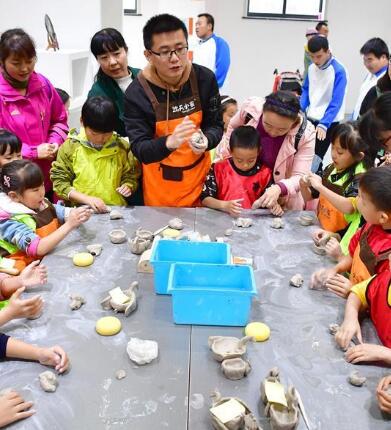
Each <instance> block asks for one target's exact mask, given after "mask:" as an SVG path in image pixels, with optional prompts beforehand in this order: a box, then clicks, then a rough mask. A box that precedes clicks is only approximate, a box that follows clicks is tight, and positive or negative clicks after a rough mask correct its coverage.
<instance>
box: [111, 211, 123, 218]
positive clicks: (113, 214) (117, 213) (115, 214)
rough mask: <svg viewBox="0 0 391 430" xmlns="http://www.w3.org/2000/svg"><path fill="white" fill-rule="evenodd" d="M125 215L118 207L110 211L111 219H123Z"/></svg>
mask: <svg viewBox="0 0 391 430" xmlns="http://www.w3.org/2000/svg"><path fill="white" fill-rule="evenodd" d="M123 217H124V216H123V215H122V213H121V212H120V211H118V210H117V209H112V210H111V211H110V219H122V218H123Z"/></svg>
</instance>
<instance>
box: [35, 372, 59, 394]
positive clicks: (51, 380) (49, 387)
mask: <svg viewBox="0 0 391 430" xmlns="http://www.w3.org/2000/svg"><path fill="white" fill-rule="evenodd" d="M39 383H40V385H41V388H42V389H43V390H44V391H46V392H47V393H54V392H55V391H56V390H57V387H58V381H57V376H56V375H55V374H54V373H53V372H52V371H51V370H46V372H42V373H41V374H40V375H39Z"/></svg>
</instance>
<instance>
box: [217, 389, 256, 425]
mask: <svg viewBox="0 0 391 430" xmlns="http://www.w3.org/2000/svg"><path fill="white" fill-rule="evenodd" d="M211 398H212V408H214V407H216V406H220V405H222V404H224V403H226V402H228V401H230V400H232V399H233V400H236V401H237V402H238V403H240V404H241V405H242V406H243V407H244V409H245V412H244V414H242V415H239V416H238V417H236V418H234V419H232V420H231V421H228V422H227V423H225V424H224V423H223V422H221V421H220V420H219V419H218V418H217V417H216V416H215V415H214V414H213V413H212V412H210V417H211V420H212V426H213V428H214V429H215V430H262V428H261V427H260V425H259V424H258V423H257V420H256V418H255V416H254V414H253V413H252V412H251V410H250V408H249V407H248V406H247V405H246V403H244V402H243V400H241V399H238V398H237V397H222V396H221V394H220V393H219V392H218V391H214V392H213V393H212V394H211Z"/></svg>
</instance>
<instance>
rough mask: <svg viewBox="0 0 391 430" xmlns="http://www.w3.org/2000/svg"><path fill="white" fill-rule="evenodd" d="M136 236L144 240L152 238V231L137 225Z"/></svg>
mask: <svg viewBox="0 0 391 430" xmlns="http://www.w3.org/2000/svg"><path fill="white" fill-rule="evenodd" d="M136 237H138V238H140V239H145V240H150V241H152V240H153V233H152V231H149V230H146V229H145V228H141V227H139V228H138V229H137V230H136Z"/></svg>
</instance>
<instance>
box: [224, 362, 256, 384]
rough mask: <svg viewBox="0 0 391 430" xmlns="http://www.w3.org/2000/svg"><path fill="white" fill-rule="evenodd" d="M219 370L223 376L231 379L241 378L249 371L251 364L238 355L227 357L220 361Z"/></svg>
mask: <svg viewBox="0 0 391 430" xmlns="http://www.w3.org/2000/svg"><path fill="white" fill-rule="evenodd" d="M221 370H222V372H223V373H224V376H225V377H226V378H228V379H231V380H232V381H236V380H238V379H242V378H244V377H245V376H247V375H248V374H249V373H250V371H251V365H250V363H249V362H248V361H247V360H243V359H242V358H240V357H237V358H228V359H227V360H224V361H222V362H221Z"/></svg>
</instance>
